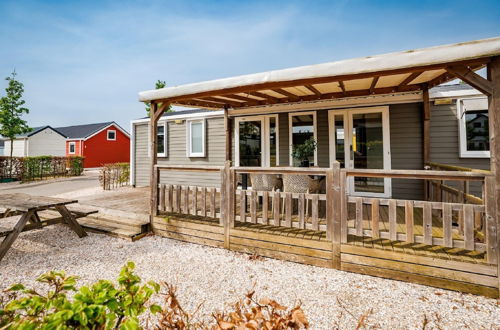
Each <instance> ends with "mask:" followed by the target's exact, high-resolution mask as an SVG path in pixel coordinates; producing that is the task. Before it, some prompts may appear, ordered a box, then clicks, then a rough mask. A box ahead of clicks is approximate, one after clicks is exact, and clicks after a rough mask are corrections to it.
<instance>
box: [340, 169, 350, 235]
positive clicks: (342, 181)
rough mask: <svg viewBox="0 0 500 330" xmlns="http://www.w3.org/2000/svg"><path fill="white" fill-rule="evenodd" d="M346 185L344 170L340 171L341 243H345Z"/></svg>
mask: <svg viewBox="0 0 500 330" xmlns="http://www.w3.org/2000/svg"><path fill="white" fill-rule="evenodd" d="M346 185H347V176H346V172H345V170H342V171H341V172H340V191H341V194H340V198H341V201H340V226H341V227H340V231H341V233H340V234H341V237H340V241H341V242H342V243H347V234H348V230H347V195H346V193H347V192H346V190H347V189H346Z"/></svg>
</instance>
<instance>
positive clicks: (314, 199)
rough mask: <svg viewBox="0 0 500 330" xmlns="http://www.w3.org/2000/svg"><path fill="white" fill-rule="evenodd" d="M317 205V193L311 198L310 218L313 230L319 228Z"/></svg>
mask: <svg viewBox="0 0 500 330" xmlns="http://www.w3.org/2000/svg"><path fill="white" fill-rule="evenodd" d="M318 206H319V199H318V195H317V194H313V195H312V199H311V218H312V229H313V230H319V217H318V215H319V214H318V213H319V212H318Z"/></svg>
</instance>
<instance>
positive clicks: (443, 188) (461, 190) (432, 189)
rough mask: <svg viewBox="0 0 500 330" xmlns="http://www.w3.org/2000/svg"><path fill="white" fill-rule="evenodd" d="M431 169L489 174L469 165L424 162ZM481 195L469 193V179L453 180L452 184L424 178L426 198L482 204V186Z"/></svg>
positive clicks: (482, 188)
mask: <svg viewBox="0 0 500 330" xmlns="http://www.w3.org/2000/svg"><path fill="white" fill-rule="evenodd" d="M425 165H426V167H427V168H429V169H431V170H439V171H454V172H467V173H479V174H483V175H491V172H490V171H486V170H481V169H474V168H469V167H462V166H454V165H448V164H441V163H435V162H429V163H427V164H425ZM481 190H482V193H481V196H477V194H476V195H474V194H472V193H471V189H470V185H469V181H460V182H455V184H454V185H453V186H452V185H450V184H449V183H448V182H446V181H445V180H426V181H425V193H426V200H428V201H434V202H449V203H465V204H477V205H482V204H484V196H482V195H484V187H481Z"/></svg>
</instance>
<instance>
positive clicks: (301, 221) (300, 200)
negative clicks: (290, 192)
mask: <svg viewBox="0 0 500 330" xmlns="http://www.w3.org/2000/svg"><path fill="white" fill-rule="evenodd" d="M297 204H298V206H297V207H298V209H299V210H298V212H299V228H301V229H304V228H306V222H305V213H306V212H305V211H306V199H305V195H304V194H299V198H298V202H297Z"/></svg>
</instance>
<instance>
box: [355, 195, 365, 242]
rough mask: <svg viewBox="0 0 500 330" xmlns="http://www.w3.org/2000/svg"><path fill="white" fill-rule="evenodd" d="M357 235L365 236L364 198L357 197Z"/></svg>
mask: <svg viewBox="0 0 500 330" xmlns="http://www.w3.org/2000/svg"><path fill="white" fill-rule="evenodd" d="M356 236H363V198H361V197H356Z"/></svg>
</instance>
